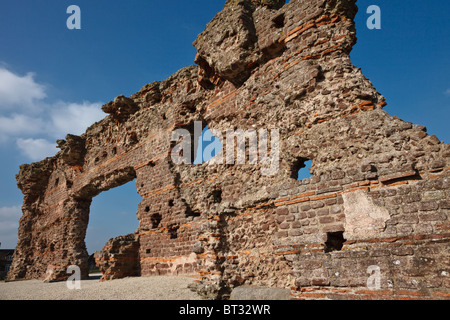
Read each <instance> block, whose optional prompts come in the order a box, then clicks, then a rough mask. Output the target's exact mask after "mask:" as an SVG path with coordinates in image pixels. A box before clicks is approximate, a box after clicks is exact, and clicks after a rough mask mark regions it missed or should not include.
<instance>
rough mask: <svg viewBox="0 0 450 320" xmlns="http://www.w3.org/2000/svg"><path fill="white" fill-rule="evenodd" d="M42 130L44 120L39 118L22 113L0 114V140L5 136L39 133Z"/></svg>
mask: <svg viewBox="0 0 450 320" xmlns="http://www.w3.org/2000/svg"><path fill="white" fill-rule="evenodd" d="M43 130H44V121H43V120H42V119H40V118H36V117H30V116H27V115H23V114H12V115H10V116H7V117H2V116H0V140H5V139H7V137H11V136H13V137H24V136H29V135H34V134H38V133H41V132H42V131H43Z"/></svg>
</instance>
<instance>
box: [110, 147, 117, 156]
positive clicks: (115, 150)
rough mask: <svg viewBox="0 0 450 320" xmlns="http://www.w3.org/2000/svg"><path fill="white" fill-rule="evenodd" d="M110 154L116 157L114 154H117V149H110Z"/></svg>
mask: <svg viewBox="0 0 450 320" xmlns="http://www.w3.org/2000/svg"><path fill="white" fill-rule="evenodd" d="M111 153H112V154H113V155H116V154H117V147H114V148H112V151H111Z"/></svg>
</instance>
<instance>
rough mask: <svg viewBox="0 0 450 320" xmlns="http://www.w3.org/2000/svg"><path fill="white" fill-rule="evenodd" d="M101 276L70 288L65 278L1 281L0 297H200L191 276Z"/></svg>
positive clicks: (106, 298)
mask: <svg viewBox="0 0 450 320" xmlns="http://www.w3.org/2000/svg"><path fill="white" fill-rule="evenodd" d="M99 278H100V277H99V275H91V277H90V278H89V279H88V280H82V281H81V289H79V290H69V289H68V288H67V285H66V282H53V283H44V282H43V281H41V280H26V281H16V282H0V300H201V297H200V296H199V295H197V294H196V293H194V292H192V291H191V290H190V289H188V285H189V284H190V283H191V282H192V281H193V280H194V279H192V278H186V277H163V276H160V277H142V278H139V277H136V278H125V279H119V280H112V281H105V282H100V281H99Z"/></svg>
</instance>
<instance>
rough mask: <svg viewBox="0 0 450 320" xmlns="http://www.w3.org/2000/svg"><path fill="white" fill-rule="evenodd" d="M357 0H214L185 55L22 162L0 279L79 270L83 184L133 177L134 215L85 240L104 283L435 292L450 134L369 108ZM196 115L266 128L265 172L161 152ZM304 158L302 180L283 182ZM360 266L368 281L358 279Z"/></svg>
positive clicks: (302, 294)
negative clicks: (219, 4)
mask: <svg viewBox="0 0 450 320" xmlns="http://www.w3.org/2000/svg"><path fill="white" fill-rule="evenodd" d="M355 2H356V1H355V0H308V1H306V0H291V1H290V2H289V3H287V4H285V5H283V3H284V2H283V1H266V0H264V1H263V0H261V1H250V0H228V1H226V3H225V7H224V9H223V11H222V12H220V13H218V14H217V15H216V16H215V17H214V19H213V20H212V21H211V22H210V23H209V24H208V25H207V27H206V30H205V31H204V32H203V33H201V34H200V35H199V36H198V38H197V39H196V40H195V42H194V45H195V47H196V49H197V56H196V58H195V63H196V64H197V66H190V67H186V68H183V69H181V70H180V71H178V72H176V73H175V74H174V75H172V76H171V77H169V78H168V79H167V80H165V81H161V82H154V83H151V84H148V85H146V86H145V87H144V88H142V89H141V90H140V91H139V92H137V93H136V94H133V95H132V96H130V97H124V96H119V97H117V98H116V99H115V100H114V101H112V102H110V103H108V104H107V105H105V106H104V107H103V108H102V109H103V110H104V111H105V112H107V113H108V116H106V117H105V118H104V119H103V120H102V121H100V122H98V123H95V124H93V125H92V126H91V127H90V128H88V129H87V131H86V132H85V133H84V134H83V135H81V136H79V137H78V136H73V135H68V136H67V138H66V139H65V140H59V141H58V146H59V148H61V151H60V152H58V154H56V156H54V157H52V158H47V159H45V160H43V161H41V162H39V163H33V164H29V165H22V166H21V167H20V172H19V174H18V175H17V181H18V187H19V188H20V189H21V190H22V192H23V194H24V203H23V207H22V210H23V216H22V218H21V220H20V227H19V241H18V244H17V248H16V251H15V254H14V258H13V262H12V265H11V269H10V272H9V274H8V279H9V280H18V279H34V278H42V279H43V278H46V277H47V278H48V277H50V278H51V279H50V280H62V279H66V278H67V277H68V276H69V275H68V274H66V270H67V267H68V266H69V265H77V266H79V267H80V268H81V270H82V276H83V277H87V276H88V263H87V261H88V254H87V251H86V245H85V242H84V239H85V234H86V228H87V225H88V220H89V207H90V204H91V201H92V198H93V197H95V196H96V195H98V194H99V193H101V192H102V191H106V190H109V189H111V188H114V187H117V186H120V185H123V184H125V183H127V182H130V181H133V180H135V179H136V188H137V192H138V193H139V194H140V195H141V196H142V202H141V203H140V204H139V207H138V212H137V218H138V220H139V228H138V229H137V230H136V232H135V234H134V235H133V236H131V237H134V240H129V241H124V240H123V239H122V240H120V239H119V240H117V239H116V240H114V239H113V240H111V243H109V244H107V247H105V249H104V251H103V253H102V252H100V253H96V257H97V261H98V262H99V263H101V264H102V270H103V271H104V272H105V273H104V276H103V278H104V279H113V278H118V277H121V276H125V275H126V274H128V272H129V271H130V270H134V271H136V270H137V273H138V274H139V275H140V276H143V277H147V276H157V275H189V276H192V277H196V278H197V279H196V282H195V285H193V286H192V289H193V290H196V291H197V292H198V293H200V294H202V295H204V296H205V297H207V298H211V299H225V298H227V297H229V295H230V293H231V291H232V290H233V288H235V287H239V286H242V287H247V286H250V287H251V286H257V287H260V288H261V287H267V288H282V289H288V290H289V292H290V296H291V297H292V299H342V298H343V299H366V298H367V299H410V298H414V299H419V298H420V299H448V298H449V287H450V278H449V273H450V268H449V265H450V264H449V256H450V255H449V245H448V244H449V238H450V223H449V208H450V201H449V198H450V197H449V193H450V182H449V175H450V174H449V169H450V165H449V157H450V148H449V145H447V144H444V143H443V142H441V141H439V140H438V138H436V136H434V135H433V136H430V135H428V134H427V133H426V128H425V127H424V126H421V125H414V124H411V123H408V122H405V121H402V120H400V119H399V118H397V117H395V116H391V115H389V114H387V113H386V112H385V111H384V110H382V108H383V107H384V106H385V105H386V102H385V98H384V97H383V96H382V95H380V94H379V93H378V92H377V91H376V89H375V88H374V87H373V85H372V84H371V82H370V81H369V80H368V79H367V78H365V77H364V76H363V75H362V73H361V71H360V69H358V68H356V67H355V66H353V65H352V64H351V61H350V56H349V54H350V51H351V49H352V46H353V45H354V44H355V43H356V30H355V24H354V21H353V19H354V17H355V15H356V13H357V10H358V9H357V7H356V4H355ZM194 121H202V122H203V123H204V124H205V125H208V127H209V128H213V129H216V130H219V131H220V132H225V131H226V130H227V129H236V128H239V129H242V130H244V131H245V130H248V129H256V130H258V129H260V128H262V129H268V130H269V129H279V131H280V146H279V149H280V163H279V171H278V173H277V174H276V175H273V176H262V175H261V170H260V167H259V165H253V164H244V165H217V164H216V165H211V164H208V163H203V164H201V165H187V164H183V165H175V164H174V163H173V162H172V160H171V157H170V154H171V150H172V148H173V147H174V145H175V143H174V142H171V136H172V132H173V131H174V130H175V129H178V128H184V129H187V130H189V131H190V132H191V131H192V130H193V123H194ZM223 147H224V148H225V147H226V146H225V145H224V146H223ZM306 160H312V168H311V173H312V174H313V176H312V177H311V178H308V179H303V180H301V181H297V179H296V176H297V172H298V170H299V169H300V168H301V167H302V166H303V164H304V162H305V161H306ZM121 246H123V248H122V247H121ZM126 261H128V262H126ZM127 263H128V264H127ZM370 266H378V267H379V270H380V276H381V278H380V288H376V289H373V288H368V287H367V283H368V282H367V281H368V278H369V277H370V276H371V274H370V273H368V272H367V270H368V268H369V267H370Z"/></svg>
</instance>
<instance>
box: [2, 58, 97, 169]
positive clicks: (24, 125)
mask: <svg viewBox="0 0 450 320" xmlns="http://www.w3.org/2000/svg"><path fill="white" fill-rule="evenodd" d="M46 97H47V94H46V86H44V85H42V84H39V83H37V82H36V81H35V79H34V74H33V73H27V74H26V75H25V76H20V75H17V74H14V73H13V72H11V71H9V70H7V69H5V68H4V67H2V66H0V111H1V112H2V115H0V143H7V142H9V141H14V140H15V141H16V146H17V147H18V148H19V149H20V151H21V152H22V154H23V155H25V156H27V157H28V158H29V159H31V160H33V161H37V160H42V159H44V158H45V157H49V156H53V155H55V154H56V152H57V151H58V150H57V149H56V143H53V142H50V141H56V140H57V139H64V137H65V136H66V135H67V134H68V133H70V134H76V135H81V134H82V133H84V132H85V131H86V129H87V128H88V127H89V126H91V125H92V124H94V123H95V122H97V121H100V120H101V119H103V118H104V117H105V114H104V113H103V111H102V110H101V106H102V103H100V102H98V103H91V102H87V101H86V102H83V103H73V102H66V101H59V102H56V103H48V102H46V101H45V100H44V99H45V98H46Z"/></svg>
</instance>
